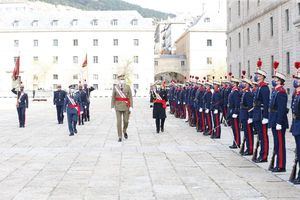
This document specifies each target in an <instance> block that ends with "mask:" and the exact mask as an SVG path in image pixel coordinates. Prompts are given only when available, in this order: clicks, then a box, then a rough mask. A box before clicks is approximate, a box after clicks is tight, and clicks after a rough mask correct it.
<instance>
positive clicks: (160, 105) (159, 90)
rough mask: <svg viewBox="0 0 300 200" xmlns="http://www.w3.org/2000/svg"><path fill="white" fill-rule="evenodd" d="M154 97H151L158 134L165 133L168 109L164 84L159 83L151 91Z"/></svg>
mask: <svg viewBox="0 0 300 200" xmlns="http://www.w3.org/2000/svg"><path fill="white" fill-rule="evenodd" d="M151 93H152V95H151V96H150V102H151V103H152V104H153V105H151V107H153V118H154V119H155V124H156V133H159V132H160V131H161V132H164V124H165V119H166V118H167V115H166V108H167V101H168V97H167V91H166V87H165V85H164V84H161V85H160V83H157V84H156V87H154V88H153V90H152V91H151Z"/></svg>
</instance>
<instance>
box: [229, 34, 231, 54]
mask: <svg viewBox="0 0 300 200" xmlns="http://www.w3.org/2000/svg"><path fill="white" fill-rule="evenodd" d="M229 51H230V52H231V37H230V38H229Z"/></svg>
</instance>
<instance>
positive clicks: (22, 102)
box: [12, 84, 28, 128]
mask: <svg viewBox="0 0 300 200" xmlns="http://www.w3.org/2000/svg"><path fill="white" fill-rule="evenodd" d="M12 92H13V93H14V94H16V95H17V103H16V107H17V112H18V118H19V127H20V128H25V119H26V109H27V108H28V95H27V93H25V92H24V85H22V84H21V85H20V91H17V90H16V89H13V90H12Z"/></svg>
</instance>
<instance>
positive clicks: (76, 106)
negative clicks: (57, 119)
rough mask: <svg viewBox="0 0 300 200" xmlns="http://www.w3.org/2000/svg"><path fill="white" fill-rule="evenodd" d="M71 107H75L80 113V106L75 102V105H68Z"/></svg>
mask: <svg viewBox="0 0 300 200" xmlns="http://www.w3.org/2000/svg"><path fill="white" fill-rule="evenodd" d="M68 107H69V108H75V109H76V110H77V114H78V115H80V106H79V105H77V104H75V105H72V104H71V105H69V106H68Z"/></svg>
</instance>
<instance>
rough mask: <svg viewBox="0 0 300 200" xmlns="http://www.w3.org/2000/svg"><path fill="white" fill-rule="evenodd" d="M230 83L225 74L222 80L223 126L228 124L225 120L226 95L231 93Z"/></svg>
mask: <svg viewBox="0 0 300 200" xmlns="http://www.w3.org/2000/svg"><path fill="white" fill-rule="evenodd" d="M228 75H229V76H230V77H231V76H232V73H231V72H230V73H229V74H228ZM231 89H232V87H231V84H230V82H229V80H228V79H227V76H225V80H224V94H223V119H224V124H225V126H227V125H228V126H230V121H228V120H227V116H228V96H229V94H230V93H231Z"/></svg>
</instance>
